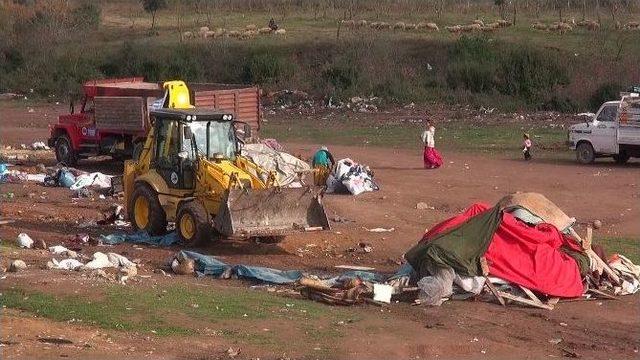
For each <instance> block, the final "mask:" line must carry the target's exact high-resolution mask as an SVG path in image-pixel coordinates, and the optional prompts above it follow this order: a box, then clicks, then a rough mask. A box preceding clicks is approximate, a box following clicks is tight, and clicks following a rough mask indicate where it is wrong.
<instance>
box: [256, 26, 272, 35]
mask: <svg viewBox="0 0 640 360" xmlns="http://www.w3.org/2000/svg"><path fill="white" fill-rule="evenodd" d="M269 33H271V28H270V27H263V28H260V29H258V34H269Z"/></svg>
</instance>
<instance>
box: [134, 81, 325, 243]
mask: <svg viewBox="0 0 640 360" xmlns="http://www.w3.org/2000/svg"><path fill="white" fill-rule="evenodd" d="M165 88H167V91H168V92H167V96H168V97H169V101H168V103H169V104H170V105H169V106H170V107H171V108H163V109H158V110H153V111H151V112H150V113H149V118H150V121H151V124H152V126H151V129H150V131H149V134H148V135H147V139H146V142H145V144H144V148H143V150H142V152H141V153H140V156H139V157H138V159H136V160H129V161H126V162H125V170H124V176H123V185H124V193H125V203H126V205H127V212H128V215H129V219H130V221H131V223H132V225H133V226H134V227H135V228H136V229H140V230H145V231H147V232H148V233H149V234H151V235H158V234H162V233H164V232H166V227H167V222H168V221H174V222H175V224H176V230H177V232H178V235H179V237H180V239H181V241H182V242H183V243H187V244H195V243H200V242H202V241H205V240H207V239H210V238H212V237H213V236H214V235H215V234H219V235H222V236H224V237H245V238H246V237H264V238H268V239H270V240H276V241H277V240H280V239H281V238H282V236H283V235H285V234H287V233H290V232H292V231H296V230H305V229H328V228H329V222H328V220H327V215H326V213H325V210H324V207H323V206H322V203H321V199H320V195H319V194H318V193H316V190H315V189H314V188H312V187H302V188H281V187H279V186H278V184H277V180H276V176H275V174H274V173H272V172H268V171H265V170H263V169H261V168H260V167H259V166H257V165H256V164H255V163H253V162H252V161H250V160H249V159H248V158H246V157H244V156H242V155H241V154H240V148H241V146H242V144H243V139H244V138H249V137H250V136H251V134H250V133H251V128H250V127H249V126H248V125H247V124H246V123H242V122H239V121H235V120H234V118H233V115H232V114H230V113H228V112H221V111H216V110H204V109H196V108H194V107H193V106H191V105H190V104H188V102H187V103H184V101H179V100H176V101H173V100H174V99H173V98H174V97H175V96H177V95H178V94H176V93H172V92H171V89H170V86H165ZM181 98H183V99H184V98H185V97H184V96H182V97H181Z"/></svg>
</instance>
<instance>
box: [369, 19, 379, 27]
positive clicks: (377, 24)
mask: <svg viewBox="0 0 640 360" xmlns="http://www.w3.org/2000/svg"><path fill="white" fill-rule="evenodd" d="M369 27H370V28H372V29H377V28H378V27H380V23H379V22H377V21H374V22H371V23H369Z"/></svg>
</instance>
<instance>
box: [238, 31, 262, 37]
mask: <svg viewBox="0 0 640 360" xmlns="http://www.w3.org/2000/svg"><path fill="white" fill-rule="evenodd" d="M256 35H258V32H257V31H255V30H245V31H243V32H242V34H241V37H242V38H243V39H248V38H251V37H254V36H256Z"/></svg>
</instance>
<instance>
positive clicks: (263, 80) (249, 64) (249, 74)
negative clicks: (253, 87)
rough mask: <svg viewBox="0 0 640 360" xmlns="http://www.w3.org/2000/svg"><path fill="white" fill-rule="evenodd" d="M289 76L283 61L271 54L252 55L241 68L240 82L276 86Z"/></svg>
mask: <svg viewBox="0 0 640 360" xmlns="http://www.w3.org/2000/svg"><path fill="white" fill-rule="evenodd" d="M290 74H291V71H290V67H289V66H288V65H287V64H286V62H285V61H284V59H283V58H282V57H280V56H278V55H276V54H274V53H272V52H263V53H257V54H253V55H251V56H250V57H249V59H248V60H247V61H246V63H245V64H244V66H243V72H242V81H243V82H245V83H256V84H261V85H265V84H277V83H279V82H281V81H283V80H286V79H287V78H288V77H289V76H290Z"/></svg>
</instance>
